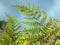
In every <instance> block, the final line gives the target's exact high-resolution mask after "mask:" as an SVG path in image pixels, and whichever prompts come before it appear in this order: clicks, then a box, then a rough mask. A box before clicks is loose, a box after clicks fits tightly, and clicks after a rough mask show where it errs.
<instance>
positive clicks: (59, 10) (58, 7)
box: [47, 0, 60, 18]
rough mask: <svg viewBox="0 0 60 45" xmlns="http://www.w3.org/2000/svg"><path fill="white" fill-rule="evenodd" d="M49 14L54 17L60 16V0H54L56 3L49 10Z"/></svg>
mask: <svg viewBox="0 0 60 45" xmlns="http://www.w3.org/2000/svg"><path fill="white" fill-rule="evenodd" d="M47 13H48V15H50V16H52V17H54V18H55V17H56V18H58V17H59V14H60V0H54V5H53V7H51V8H50V9H49V10H48V11H47Z"/></svg>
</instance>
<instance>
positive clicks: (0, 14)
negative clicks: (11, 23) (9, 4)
mask: <svg viewBox="0 0 60 45" xmlns="http://www.w3.org/2000/svg"><path fill="white" fill-rule="evenodd" d="M5 12H6V9H5V7H4V5H3V4H2V3H0V20H3V19H5V15H4V14H5Z"/></svg>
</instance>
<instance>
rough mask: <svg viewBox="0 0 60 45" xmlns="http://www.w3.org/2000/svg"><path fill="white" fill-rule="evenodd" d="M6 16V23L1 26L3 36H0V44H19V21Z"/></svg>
mask: <svg viewBox="0 0 60 45" xmlns="http://www.w3.org/2000/svg"><path fill="white" fill-rule="evenodd" d="M7 18H8V21H7V24H6V26H3V27H4V30H3V31H2V34H3V36H0V45H20V28H21V23H20V22H19V21H17V20H16V19H15V18H12V17H10V16H8V15H7Z"/></svg>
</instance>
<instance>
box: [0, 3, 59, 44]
mask: <svg viewBox="0 0 60 45" xmlns="http://www.w3.org/2000/svg"><path fill="white" fill-rule="evenodd" d="M14 7H15V8H17V9H18V10H19V11H20V12H23V14H24V16H26V18H25V19H26V20H27V21H25V22H23V24H26V25H29V26H30V28H29V29H24V30H23V31H21V23H20V22H19V21H18V20H16V19H15V18H13V17H11V16H8V15H6V16H7V19H8V20H7V23H6V25H3V29H4V30H1V31H0V34H2V35H0V45H57V44H60V40H58V38H57V37H58V36H60V24H59V23H60V22H58V23H57V20H53V18H52V17H50V18H49V20H48V21H46V18H47V15H46V12H45V11H43V12H42V13H41V11H40V8H36V9H35V8H34V5H33V6H32V8H31V7H30V4H28V5H27V6H19V5H15V6H14ZM27 28H28V27H27Z"/></svg>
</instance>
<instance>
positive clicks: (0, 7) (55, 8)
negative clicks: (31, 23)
mask: <svg viewBox="0 0 60 45" xmlns="http://www.w3.org/2000/svg"><path fill="white" fill-rule="evenodd" d="M28 3H30V4H31V5H33V4H34V6H35V8H37V7H40V9H41V11H43V10H44V11H46V12H47V17H49V16H52V17H53V18H58V19H60V0H0V20H6V16H5V13H6V12H7V13H8V14H9V15H11V16H12V17H15V18H17V19H18V20H21V21H22V20H24V16H23V15H22V13H20V12H19V11H18V10H16V9H15V8H14V7H12V6H13V5H27V4H28Z"/></svg>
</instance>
